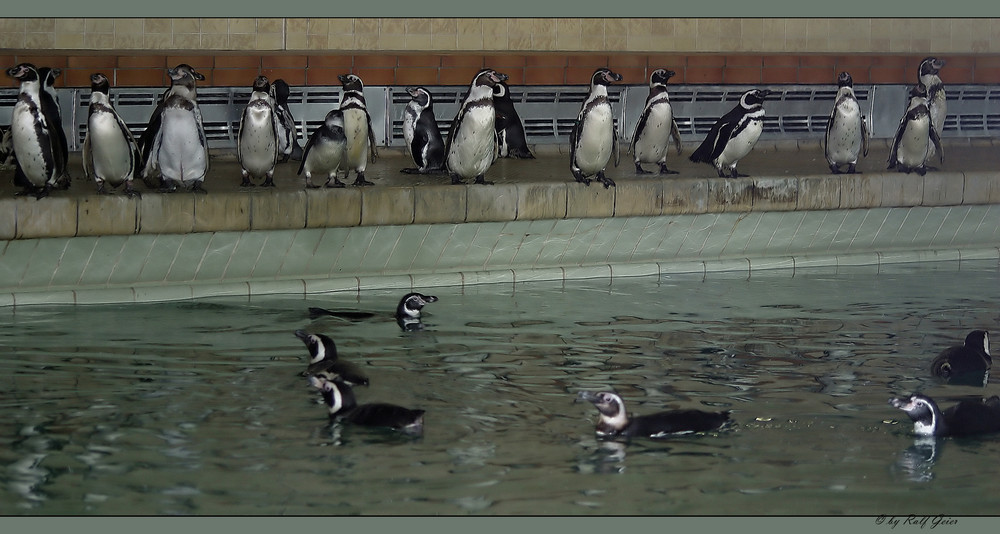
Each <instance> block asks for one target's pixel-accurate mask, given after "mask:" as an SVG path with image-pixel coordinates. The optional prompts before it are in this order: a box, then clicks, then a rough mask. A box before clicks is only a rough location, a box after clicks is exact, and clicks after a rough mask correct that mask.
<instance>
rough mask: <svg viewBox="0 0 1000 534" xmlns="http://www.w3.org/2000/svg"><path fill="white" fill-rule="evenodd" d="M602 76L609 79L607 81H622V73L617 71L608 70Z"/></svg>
mask: <svg viewBox="0 0 1000 534" xmlns="http://www.w3.org/2000/svg"><path fill="white" fill-rule="evenodd" d="M604 78H605V79H606V80H607V81H609V82H620V81H622V75H621V74H618V73H617V72H610V71H609V72H607V73H605V75H604Z"/></svg>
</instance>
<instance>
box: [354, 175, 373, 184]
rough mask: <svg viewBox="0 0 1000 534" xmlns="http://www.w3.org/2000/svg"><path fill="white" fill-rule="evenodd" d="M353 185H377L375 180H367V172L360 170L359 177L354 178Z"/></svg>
mask: <svg viewBox="0 0 1000 534" xmlns="http://www.w3.org/2000/svg"><path fill="white" fill-rule="evenodd" d="M353 185H357V186H365V185H375V182H369V181H368V180H365V173H363V172H359V173H358V177H357V178H355V179H354V184H353Z"/></svg>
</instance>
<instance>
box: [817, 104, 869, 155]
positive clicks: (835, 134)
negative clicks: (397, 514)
mask: <svg viewBox="0 0 1000 534" xmlns="http://www.w3.org/2000/svg"><path fill="white" fill-rule="evenodd" d="M830 120H831V121H833V122H832V124H831V125H830V132H829V134H828V135H827V138H826V160H827V161H828V162H829V163H830V164H831V165H847V164H852V163H857V162H858V155H859V154H861V128H862V126H861V124H862V120H864V119H862V117H861V107H860V106H859V105H858V102H857V101H856V100H845V101H844V102H841V103H840V104H837V109H836V111H834V115H833V118H832V119H830Z"/></svg>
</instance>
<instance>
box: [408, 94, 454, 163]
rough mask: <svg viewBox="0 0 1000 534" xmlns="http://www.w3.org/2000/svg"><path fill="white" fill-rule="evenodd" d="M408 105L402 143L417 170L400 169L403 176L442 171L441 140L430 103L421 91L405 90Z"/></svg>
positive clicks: (431, 101)
mask: <svg viewBox="0 0 1000 534" xmlns="http://www.w3.org/2000/svg"><path fill="white" fill-rule="evenodd" d="M406 92H407V93H410V102H409V103H408V104H406V109H404V110H403V142H404V143H405V144H406V150H407V151H408V152H409V153H410V156H412V157H413V163H415V164H416V165H417V166H416V167H415V168H414V167H409V168H406V169H402V170H401V171H400V172H405V173H407V174H414V173H419V174H426V173H430V172H443V171H444V140H443V139H442V138H441V130H440V129H439V128H438V125H437V118H436V117H435V116H434V101H433V100H432V99H431V94H430V93H429V92H428V91H427V89H424V88H423V87H407V88H406Z"/></svg>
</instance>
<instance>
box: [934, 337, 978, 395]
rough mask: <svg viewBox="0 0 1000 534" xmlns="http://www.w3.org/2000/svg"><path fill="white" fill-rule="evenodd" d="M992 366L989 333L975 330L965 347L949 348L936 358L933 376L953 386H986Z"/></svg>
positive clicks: (966, 340) (966, 341)
mask: <svg viewBox="0 0 1000 534" xmlns="http://www.w3.org/2000/svg"><path fill="white" fill-rule="evenodd" d="M992 366H993V358H992V357H990V335H989V332H987V331H985V330H973V331H972V332H969V334H968V335H967V336H965V344H964V345H961V346H957V347H949V348H947V349H945V350H943V351H941V354H939V355H938V356H937V357H936V358H934V360H933V361H932V362H931V374H932V375H934V376H936V377H938V378H941V379H944V380H945V381H947V382H948V383H952V384H967V385H986V383H987V382H988V381H989V376H990V375H989V371H990V368H991V367H992Z"/></svg>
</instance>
